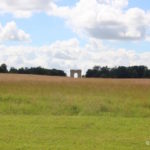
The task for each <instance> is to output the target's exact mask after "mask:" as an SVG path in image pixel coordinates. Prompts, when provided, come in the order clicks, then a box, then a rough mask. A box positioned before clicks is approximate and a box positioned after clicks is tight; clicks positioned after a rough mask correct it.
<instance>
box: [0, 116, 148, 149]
mask: <svg viewBox="0 0 150 150" xmlns="http://www.w3.org/2000/svg"><path fill="white" fill-rule="evenodd" d="M0 119H1V122H0V149H2V150H135V149H138V150H149V149H150V145H146V141H149V140H150V139H149V138H150V134H149V133H150V128H149V126H150V119H148V118H124V117H117V118H114V117H89V116H88V117H81V116H80V117H69V116H64V117H62V116H61V117H55V116H51V117H48V116H46V117H44V116H25V115H23V116H0Z"/></svg>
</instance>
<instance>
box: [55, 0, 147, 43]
mask: <svg viewBox="0 0 150 150" xmlns="http://www.w3.org/2000/svg"><path fill="white" fill-rule="evenodd" d="M127 6H128V0H79V1H78V2H77V3H76V5H74V6H73V7H56V6H55V7H53V15H56V16H60V17H63V18H65V20H66V22H67V23H68V24H69V26H70V27H71V28H72V29H73V30H74V31H75V32H77V33H78V34H83V35H85V34H86V35H88V36H90V37H94V38H97V39H107V40H142V39H143V40H145V39H146V38H147V35H148V34H149V33H148V30H149V29H150V13H149V12H146V11H144V10H142V9H140V8H127Z"/></svg>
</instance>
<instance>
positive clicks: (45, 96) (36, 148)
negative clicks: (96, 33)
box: [0, 74, 150, 150]
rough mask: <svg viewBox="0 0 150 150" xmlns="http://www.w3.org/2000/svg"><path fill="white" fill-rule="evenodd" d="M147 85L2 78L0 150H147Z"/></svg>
mask: <svg viewBox="0 0 150 150" xmlns="http://www.w3.org/2000/svg"><path fill="white" fill-rule="evenodd" d="M149 149H150V80H141V79H131V80H127V79H125V80H119V79H70V78H58V77H46V76H44V77H41V76H32V75H7V74H1V75H0V150H149Z"/></svg>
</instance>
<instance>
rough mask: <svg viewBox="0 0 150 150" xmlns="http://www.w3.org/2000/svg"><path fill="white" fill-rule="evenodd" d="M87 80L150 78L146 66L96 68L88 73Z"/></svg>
mask: <svg viewBox="0 0 150 150" xmlns="http://www.w3.org/2000/svg"><path fill="white" fill-rule="evenodd" d="M86 77H87V78H150V70H149V69H148V67H146V66H131V67H125V66H119V67H114V68H109V67H107V66H106V67H100V66H95V67H94V68H93V69H89V70H88V71H87V72H86Z"/></svg>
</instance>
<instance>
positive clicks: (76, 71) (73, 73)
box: [70, 70, 82, 78]
mask: <svg viewBox="0 0 150 150" xmlns="http://www.w3.org/2000/svg"><path fill="white" fill-rule="evenodd" d="M75 74H77V75H78V78H82V70H70V77H71V78H75Z"/></svg>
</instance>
